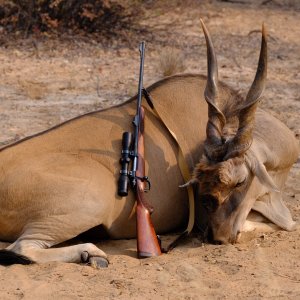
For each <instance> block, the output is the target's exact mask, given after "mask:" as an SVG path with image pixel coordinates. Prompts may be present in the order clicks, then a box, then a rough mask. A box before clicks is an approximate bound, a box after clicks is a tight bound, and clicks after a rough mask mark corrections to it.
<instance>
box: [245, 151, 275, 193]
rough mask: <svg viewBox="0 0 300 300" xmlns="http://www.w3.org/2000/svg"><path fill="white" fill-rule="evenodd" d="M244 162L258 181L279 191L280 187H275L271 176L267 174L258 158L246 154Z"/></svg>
mask: <svg viewBox="0 0 300 300" xmlns="http://www.w3.org/2000/svg"><path fill="white" fill-rule="evenodd" d="M246 163H247V165H248V166H249V168H250V170H251V172H252V173H253V174H254V175H255V176H256V177H257V178H258V180H259V181H260V183H261V184H262V185H264V186H266V187H268V188H269V189H271V190H272V191H274V192H277V193H280V189H279V188H278V187H277V185H276V184H275V182H274V181H273V178H272V177H271V176H270V175H269V173H268V171H267V170H266V167H265V166H264V164H263V163H262V162H260V161H259V160H258V158H257V157H256V156H254V155H251V156H249V155H246Z"/></svg>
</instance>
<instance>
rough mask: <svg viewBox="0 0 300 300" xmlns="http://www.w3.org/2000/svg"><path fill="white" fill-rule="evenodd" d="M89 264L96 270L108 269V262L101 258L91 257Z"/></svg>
mask: <svg viewBox="0 0 300 300" xmlns="http://www.w3.org/2000/svg"><path fill="white" fill-rule="evenodd" d="M89 264H90V265H91V266H92V267H93V268H95V269H102V268H107V267H108V260H107V259H106V258H104V257H100V256H91V257H90V258H89Z"/></svg>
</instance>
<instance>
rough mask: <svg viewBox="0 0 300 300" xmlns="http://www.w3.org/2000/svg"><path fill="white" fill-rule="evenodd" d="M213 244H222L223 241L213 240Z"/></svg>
mask: <svg viewBox="0 0 300 300" xmlns="http://www.w3.org/2000/svg"><path fill="white" fill-rule="evenodd" d="M213 244H214V245H223V242H222V241H218V240H214V241H213Z"/></svg>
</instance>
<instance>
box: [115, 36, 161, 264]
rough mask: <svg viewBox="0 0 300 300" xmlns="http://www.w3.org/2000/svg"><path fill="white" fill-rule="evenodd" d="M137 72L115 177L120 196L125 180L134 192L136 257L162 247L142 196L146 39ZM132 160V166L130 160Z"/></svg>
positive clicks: (153, 253) (144, 178)
mask: <svg viewBox="0 0 300 300" xmlns="http://www.w3.org/2000/svg"><path fill="white" fill-rule="evenodd" d="M139 50H140V75H139V85H138V99H137V110H136V115H135V117H134V119H133V122H132V123H133V126H134V134H133V135H132V134H131V133H130V132H124V133H123V137H122V152H121V155H122V157H121V160H120V163H121V171H120V177H119V181H118V194H119V196H122V197H124V196H127V195H128V184H129V183H130V184H131V186H132V188H133V190H134V191H135V194H136V201H137V206H136V227H137V230H136V232H137V251H138V257H139V258H145V257H151V256H158V255H161V247H160V242H159V240H158V237H157V235H156V233H155V230H154V227H153V224H152V221H151V217H150V215H151V214H152V212H153V208H152V207H151V206H150V205H149V203H148V202H147V201H146V199H145V195H144V193H145V191H146V189H145V182H146V183H147V185H148V187H147V189H148V190H150V181H149V179H148V177H147V176H145V160H144V118H145V112H144V109H143V107H142V106H141V103H142V94H143V74H144V59H145V42H141V43H140V48H139ZM131 161H132V169H131V171H129V164H130V162H131Z"/></svg>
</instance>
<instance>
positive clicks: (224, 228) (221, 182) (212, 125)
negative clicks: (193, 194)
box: [188, 21, 276, 243]
mask: <svg viewBox="0 0 300 300" xmlns="http://www.w3.org/2000/svg"><path fill="white" fill-rule="evenodd" d="M201 25H202V29H203V32H204V35H205V39H206V45H207V71H208V74H207V84H206V88H205V92H204V96H205V100H206V102H207V104H208V122H207V127H206V141H205V145H204V154H203V157H202V158H201V160H200V162H199V163H198V164H197V165H196V167H195V169H194V172H193V177H192V180H191V181H190V182H189V183H188V184H191V183H197V185H198V195H199V199H200V201H201V203H202V206H203V207H204V208H205V210H206V212H207V215H208V220H209V227H210V229H211V231H212V234H213V239H214V240H215V241H219V242H221V243H228V242H235V241H236V238H237V236H238V233H239V230H240V229H241V228H240V227H241V224H239V221H238V218H239V215H238V214H239V213H238V211H239V207H240V206H241V204H242V202H243V199H244V195H245V194H246V192H247V189H248V188H249V186H250V184H251V182H252V180H253V178H254V176H258V177H259V180H260V181H261V182H263V183H264V184H265V185H267V186H268V187H271V188H272V189H276V186H275V184H274V183H273V181H272V179H271V177H270V176H269V175H268V173H267V171H266V169H265V167H264V165H263V164H262V163H260V162H259V160H257V159H256V158H255V155H254V156H251V155H250V154H249V153H250V152H251V151H250V150H249V148H250V146H251V144H252V140H253V136H252V132H253V127H254V121H255V111H256V108H257V105H258V101H259V99H260V97H261V95H262V92H263V90H264V87H265V82H266V76H267V41H266V32H265V29H264V26H263V27H262V41H261V50H260V56H259V62H258V68H257V72H256V76H255V79H254V81H253V83H252V85H251V87H250V90H249V92H248V94H247V96H246V98H245V99H242V98H241V96H240V95H239V94H238V93H232V94H231V95H230V97H229V95H228V93H227V94H226V93H225V94H224V88H223V86H224V85H223V84H221V83H219V82H218V66H217V58H216V55H215V51H214V47H213V43H212V40H211V38H210V35H209V32H208V30H207V28H206V27H205V25H204V23H203V22H202V21H201ZM229 98H230V99H229ZM224 103H225V104H226V105H224ZM237 106H238V107H237ZM228 107H229V108H230V110H231V111H229V112H228ZM223 110H224V111H225V110H226V113H224V111H223ZM232 115H234V117H235V119H236V120H237V121H238V122H237V123H238V125H237V126H236V129H235V132H234V135H231V136H228V135H226V133H225V130H224V128H225V126H226V122H227V121H228V116H231V117H232ZM248 154H249V155H248ZM248 212H249V211H248Z"/></svg>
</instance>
